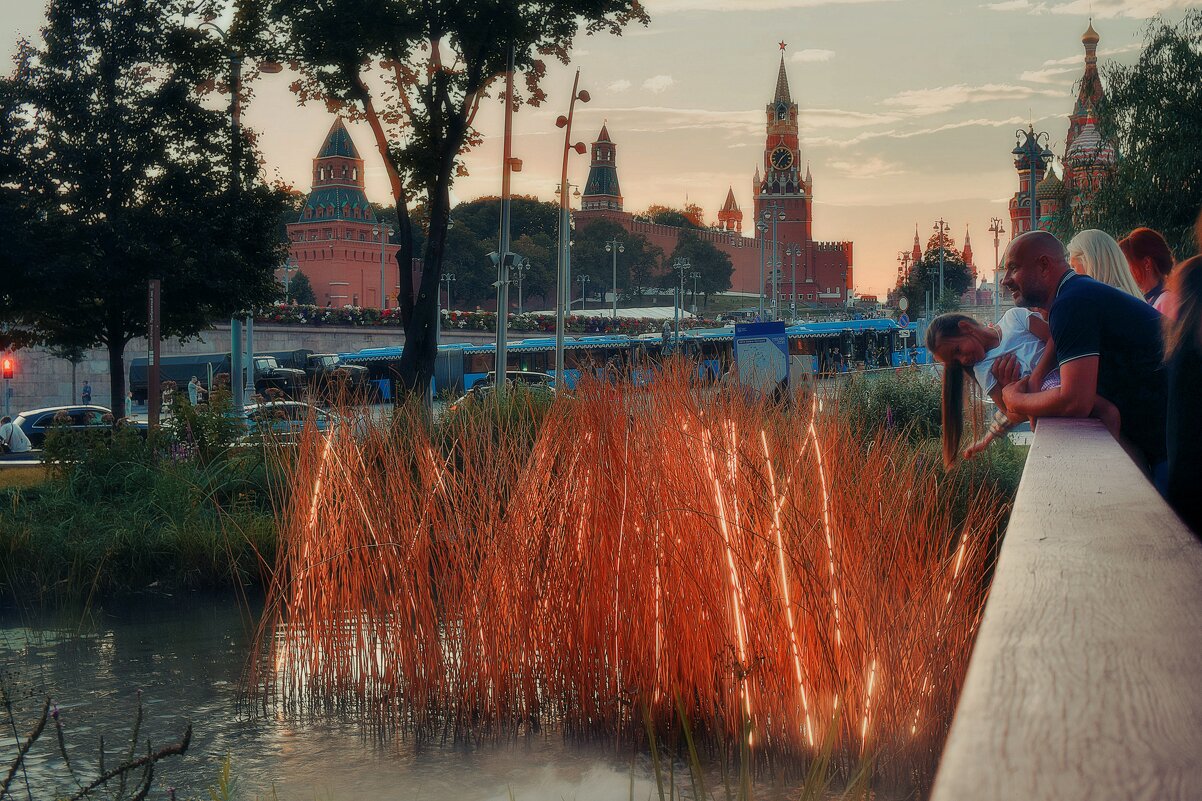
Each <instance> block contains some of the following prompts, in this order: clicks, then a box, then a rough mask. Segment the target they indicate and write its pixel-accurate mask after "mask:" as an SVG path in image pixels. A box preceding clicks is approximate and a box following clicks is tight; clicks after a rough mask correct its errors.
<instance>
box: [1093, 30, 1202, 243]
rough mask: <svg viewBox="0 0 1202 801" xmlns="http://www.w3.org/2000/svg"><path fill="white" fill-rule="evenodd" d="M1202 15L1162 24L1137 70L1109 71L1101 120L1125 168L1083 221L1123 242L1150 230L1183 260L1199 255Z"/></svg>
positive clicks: (1117, 68)
mask: <svg viewBox="0 0 1202 801" xmlns="http://www.w3.org/2000/svg"><path fill="white" fill-rule="evenodd" d="M1200 37H1202V10H1198V9H1193V10H1190V11H1187V12H1186V13H1185V16H1184V18H1183V19H1182V20H1181V22H1179V23H1178V24H1177V25H1170V24H1169V23H1168V22H1166V21H1164V20H1163V19H1160V18H1157V19H1154V20H1153V21H1152V22H1151V23H1150V24H1149V25H1148V28H1147V32H1146V34H1145V39H1144V49H1143V52H1141V53H1140V56H1139V60H1138V61H1137V62H1136V63H1135V64H1133V65H1130V66H1124V65H1119V64H1114V65H1109V66H1108V67H1107V68H1106V69H1105V70H1104V71H1103V74H1104V77H1105V82H1106V86H1107V89H1106V95H1105V97H1104V98H1103V100H1102V102H1101V103H1100V104H1099V106H1098V108H1097V109H1096V112H1097V114H1098V120H1099V123H1100V125H1101V128H1102V133H1103V135H1104V136H1105V137H1106V138H1107V139H1109V140H1110V141H1111V142H1113V143H1114V144H1115V146H1116V147H1117V149H1118V152H1119V163H1118V166H1117V168H1116V170H1115V172H1114V174H1113V175H1112V176H1110V177H1109V178H1107V179H1106V181H1105V182H1104V183H1103V185H1102V188H1101V189H1100V190H1099V191H1098V193H1097V195H1096V196H1095V198H1094V199H1093V203H1092V205H1091V207H1090V208H1089V210H1088V212H1087V213H1086V214H1085V215H1084V216H1083V218H1082V220H1081V221H1080V227H1081V228H1101V229H1102V230H1104V231H1108V232H1110V233H1111V234H1114V235H1116V236H1118V237H1122V236H1124V235H1125V234H1126V233H1127V232H1128V231H1131V230H1132V229H1134V228H1137V227H1139V226H1143V225H1146V226H1148V227H1150V228H1154V229H1156V230H1158V231H1160V232H1161V233H1162V234H1164V236H1165V239H1167V240H1168V243H1169V245H1170V246H1171V247H1172V248H1173V250H1174V252H1175V253H1176V254H1177V257H1178V258H1179V259H1184V258H1186V257H1188V256H1190V255H1193V254H1194V253H1196V252H1197V248H1198V243H1197V242H1196V241H1195V239H1194V231H1193V227H1194V222H1195V220H1196V219H1197V217H1198V209H1199V207H1202V148H1199V147H1198V132H1199V131H1202V48H1199V46H1198V42H1199V39H1200Z"/></svg>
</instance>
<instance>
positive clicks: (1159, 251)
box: [1119, 228, 1177, 317]
mask: <svg viewBox="0 0 1202 801" xmlns="http://www.w3.org/2000/svg"><path fill="white" fill-rule="evenodd" d="M1119 247H1120V248H1122V249H1123V255H1124V256H1126V257H1127V264H1129V265H1130V266H1131V275H1132V277H1134V278H1135V283H1136V284H1138V285H1139V288H1140V290H1142V291H1143V293H1144V299H1145V300H1146V301H1148V303H1151V304H1152V307H1153V308H1154V309H1156V311H1158V312H1160V313H1161V314H1163V315H1164V316H1165V317H1176V316H1177V293H1176V292H1173V291H1172V290H1170V289H1169V288H1168V278H1169V275H1170V274H1172V272H1173V251H1172V249H1171V248H1170V247H1169V243H1168V242H1166V241H1165V239H1164V237H1163V236H1161V235H1160V232H1159V231H1153V230H1152V229H1151V228H1136V229H1135V230H1134V231H1132V232H1131V233H1129V234H1127V236H1125V237H1123V239H1122V240H1120V241H1119Z"/></svg>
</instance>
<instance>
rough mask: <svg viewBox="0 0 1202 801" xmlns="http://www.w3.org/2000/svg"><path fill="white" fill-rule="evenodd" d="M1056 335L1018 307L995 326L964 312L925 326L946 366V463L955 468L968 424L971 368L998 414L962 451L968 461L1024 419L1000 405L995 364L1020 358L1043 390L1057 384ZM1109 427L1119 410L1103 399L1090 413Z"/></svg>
mask: <svg viewBox="0 0 1202 801" xmlns="http://www.w3.org/2000/svg"><path fill="white" fill-rule="evenodd" d="M1051 336H1052V331H1051V328H1050V327H1049V326H1048V323H1047V321H1046V320H1044V319H1043V317H1041V316H1040V315H1039V313H1038V312H1035V311H1032V310H1030V309H1022V308H1018V307H1015V308H1013V309H1011V310H1010V311H1008V312H1006V313H1005V314H1004V315H1002V318H1001V319H1000V320H998V323H997V326H996V327H994V326H988V325H984V324H982V323H979V322H977V321H976V320H974V319H973V318H971V317H969V316H967V315H964V314H954V313H953V314H941V315H939V316H938V317H936V318H935V319H934V320H932V321H931V324H930V325H929V326H927V342H926V344H927V350H928V351H930V353H931V355H932V356H934V357H935V359H936V360H937V361H939V362H940V363H941V364H943V367H944V370H943V415H942V417H943V461H944V464H946V465H948V466H949V467H950V466H951V464H952V462H954V461H955V459H956V455H957V452H958V451H959V448H960V437H961V430H962V428H963V425H964V374H965V372H966V371H969V370H971V371H972V376H973V379H974V380H975V381H976V382H977V384H978V385H980V387H981V388H982V389H983V390H984V391H985V393H986V394H987V395H989V397H990V398H992V399H993V402H994V403H995V404H997V407H998V412H997V414H995V415H994V419H993V422H992V423H990V426H989V431H988V433H987V434H986V435H985V436H984V437H983V438H982V439H980V440H978V441H977V442H974V443H973V444H972V445H970V446H969V447H968V448H967V449H966V450H965V452H964V456H965V458H967V459H971V458H972V457H973V456H975V455H976V454H978V453H980V452H981V451H983V450H984V449H985V448H987V447H988V446H989V444H990V443H991V442H993V441H994V440H995V439H997V438H998V437H1000V436H1002V435H1003V434H1005V433H1006V431H1008V430H1009V429H1010V428H1012V427H1013V426H1014V425H1016V424H1018V423H1020V422H1022V418H1017V417H1012V416H1010V415H1009V413H1008V412H1007V410H1006V406H1005V404H1004V403H1003V402H1002V387H1000V386H998V385H997V380H996V379H995V378H994V377H993V373H992V369H993V364H994V362H995V361H996V360H997V359H998V358H999V357H1000V356H1002V355H1004V354H1007V353H1012V354H1014V356H1015V357H1016V358H1017V359H1018V363H1019V366H1020V368H1021V371H1022V375H1023V376H1027V375H1030V376H1032V383H1033V384H1035V385H1038V386H1039V387H1040V388H1041V389H1050V388H1051V387H1054V386H1059V383H1060V375H1059V371H1058V370H1057V369H1055V364H1056V350H1055V346H1054V345H1053V344H1052V342H1051ZM1090 416H1091V417H1096V418H1098V419H1100V420H1101V421H1102V422H1104V423H1105V424H1106V427H1107V428H1108V429H1110V432H1111V433H1112V434H1114V435H1115V436H1117V435H1118V430H1119V415H1118V409H1117V408H1115V406H1114V405H1113V404H1112V403H1110V402H1109V401H1107V400H1105V399H1104V398H1101V397H1095V398H1094V408H1093V410H1092V411H1091V413H1090Z"/></svg>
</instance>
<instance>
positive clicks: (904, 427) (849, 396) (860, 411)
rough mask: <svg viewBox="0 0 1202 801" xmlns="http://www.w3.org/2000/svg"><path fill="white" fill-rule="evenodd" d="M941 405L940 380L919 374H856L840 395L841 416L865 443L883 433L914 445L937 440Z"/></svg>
mask: <svg viewBox="0 0 1202 801" xmlns="http://www.w3.org/2000/svg"><path fill="white" fill-rule="evenodd" d="M940 403H941V400H940V388H939V379H938V378H937V377H936V376H934V375H933V374H931V373H926V372H922V371H918V370H901V371H900V372H897V371H895V372H892V373H887V374H884V375H868V374H855V375H853V376H852V377H851V378H850V379H848V380H847V383H846V384H844V385H843V387H841V388H840V390H839V395H838V408H839V411H840V413H841V414H843V416H844V417H845V418H846V419H847V421H848V423H850V424H851V427H852V430H853V431H855V432H856V434H857V435H858V436H859V437H861V438H862V439H864V440H866V441H868V440H871V439H873V438H874V437H876V436H877V435H878V434H880V433H881V432H883V431H895V432H898V433H900V434H902V435H903V436H905V437H907V438H908V439H909V440H910V441H911V442H914V443H920V442H923V441H925V440H929V439H938V438H939V436H940V432H941V431H942V427H941V425H940V414H939V409H940Z"/></svg>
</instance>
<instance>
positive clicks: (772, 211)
mask: <svg viewBox="0 0 1202 801" xmlns="http://www.w3.org/2000/svg"><path fill="white" fill-rule="evenodd" d="M761 216H762V218H763V221H764V222H766V223H770V224H771V225H772V270H773V273H772V319H773V320H775V319H776V318H777V317H778V316H779V314H778V312H779V308H778V303H779V300H780V299H779V298H778V297H777V289H778V287H779V281H780V255H779V252H778V247H777V246H778V245H779V243H778V242H777V241H776V224H777V223H779V222H784V221H785V210H784V209H783V208H782V207H781V206H780V205H779V204H777V203H773V204H771V205H770V206H768V208H766V209H765V210H764V213H763V214H762V215H761Z"/></svg>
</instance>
